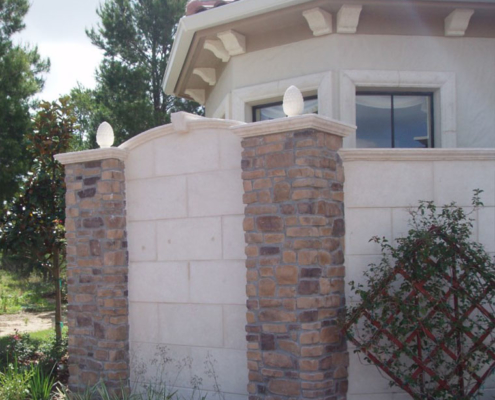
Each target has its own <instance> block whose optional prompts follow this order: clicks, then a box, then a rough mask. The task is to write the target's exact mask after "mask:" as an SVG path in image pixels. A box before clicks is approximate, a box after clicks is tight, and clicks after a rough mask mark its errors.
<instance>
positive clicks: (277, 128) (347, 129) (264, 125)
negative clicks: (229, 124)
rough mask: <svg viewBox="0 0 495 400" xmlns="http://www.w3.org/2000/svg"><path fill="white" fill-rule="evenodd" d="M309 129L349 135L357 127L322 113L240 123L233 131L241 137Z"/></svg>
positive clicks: (337, 134) (341, 135)
mask: <svg viewBox="0 0 495 400" xmlns="http://www.w3.org/2000/svg"><path fill="white" fill-rule="evenodd" d="M307 129H315V130H318V131H320V132H324V133H330V132H331V133H332V134H333V135H336V136H340V137H346V136H347V135H351V134H352V133H353V132H354V130H355V129H356V127H355V126H352V125H348V124H343V123H341V122H339V121H335V120H333V119H331V118H327V117H323V116H321V115H316V114H305V115H298V116H295V117H290V118H277V119H272V120H268V121H260V122H254V123H251V124H246V125H240V126H236V127H233V128H232V132H234V133H235V134H236V135H237V136H239V137H241V138H248V137H253V136H266V135H272V134H274V133H281V132H294V131H299V130H307Z"/></svg>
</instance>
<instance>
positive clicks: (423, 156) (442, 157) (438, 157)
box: [339, 148, 495, 162]
mask: <svg viewBox="0 0 495 400" xmlns="http://www.w3.org/2000/svg"><path fill="white" fill-rule="evenodd" d="M339 154H340V157H342V160H343V161H344V162H351V161H495V149H466V148H464V149H461V148H457V149H340V150H339Z"/></svg>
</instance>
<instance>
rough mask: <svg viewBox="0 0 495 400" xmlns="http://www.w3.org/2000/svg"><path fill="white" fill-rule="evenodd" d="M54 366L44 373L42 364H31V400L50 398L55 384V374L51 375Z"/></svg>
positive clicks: (48, 399) (46, 399) (47, 399)
mask: <svg viewBox="0 0 495 400" xmlns="http://www.w3.org/2000/svg"><path fill="white" fill-rule="evenodd" d="M55 366H56V365H54V366H53V367H52V369H51V370H50V371H49V372H48V373H46V371H45V370H44V368H43V366H42V365H40V364H32V366H31V372H32V373H31V377H30V379H29V393H30V395H31V398H32V399H33V400H50V399H51V398H52V390H53V388H54V386H55V376H54V375H53V370H54V367H55Z"/></svg>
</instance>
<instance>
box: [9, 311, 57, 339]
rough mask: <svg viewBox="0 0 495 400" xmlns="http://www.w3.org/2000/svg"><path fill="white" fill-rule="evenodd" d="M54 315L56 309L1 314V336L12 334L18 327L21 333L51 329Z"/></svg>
mask: <svg viewBox="0 0 495 400" xmlns="http://www.w3.org/2000/svg"><path fill="white" fill-rule="evenodd" d="M54 317H55V312H54V311H48V312H42V313H18V314H8V315H0V336H6V335H12V334H13V333H15V330H16V329H17V330H19V332H21V333H24V332H27V333H29V332H36V331H42V330H45V329H50V328H52V318H54Z"/></svg>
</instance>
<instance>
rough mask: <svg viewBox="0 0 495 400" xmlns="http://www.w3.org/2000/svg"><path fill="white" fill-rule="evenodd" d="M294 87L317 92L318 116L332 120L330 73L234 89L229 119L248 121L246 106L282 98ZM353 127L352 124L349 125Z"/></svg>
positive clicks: (303, 90) (302, 90)
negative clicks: (288, 89) (290, 87)
mask: <svg viewBox="0 0 495 400" xmlns="http://www.w3.org/2000/svg"><path fill="white" fill-rule="evenodd" d="M291 85H294V86H296V87H297V88H298V89H299V90H300V91H301V92H303V93H304V92H310V91H317V93H318V114H319V115H322V116H325V117H329V118H332V117H333V102H332V87H333V85H332V72H331V71H330V72H323V73H319V74H312V75H304V76H299V77H293V78H288V79H283V80H279V81H274V82H270V83H264V84H261V85H254V86H248V87H245V88H241V89H236V90H234V91H233V92H232V108H231V115H230V118H232V119H233V120H236V121H246V122H247V121H248V115H246V108H247V107H246V106H250V105H252V104H254V103H259V102H260V101H263V100H269V99H273V98H280V99H281V98H282V96H283V95H284V93H285V91H286V90H287V88H288V87H289V86H291ZM351 125H353V124H351Z"/></svg>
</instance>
